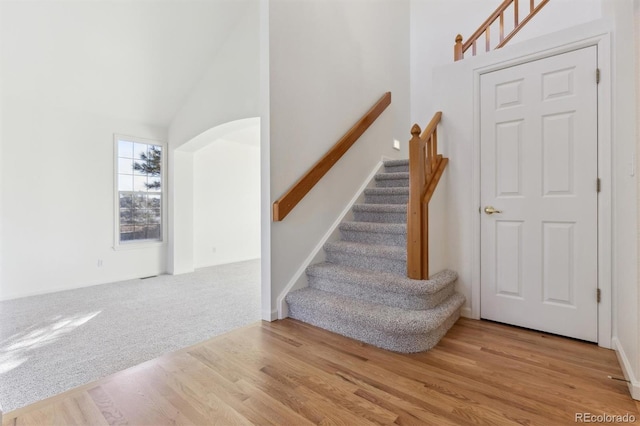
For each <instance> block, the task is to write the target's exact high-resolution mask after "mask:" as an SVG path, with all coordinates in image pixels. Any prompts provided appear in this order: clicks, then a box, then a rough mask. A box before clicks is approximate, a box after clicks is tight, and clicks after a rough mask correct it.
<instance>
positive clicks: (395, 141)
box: [393, 139, 400, 151]
mask: <svg viewBox="0 0 640 426" xmlns="http://www.w3.org/2000/svg"><path fill="white" fill-rule="evenodd" d="M393 149H397V150H398V151H400V141H399V140H398V139H394V140H393Z"/></svg>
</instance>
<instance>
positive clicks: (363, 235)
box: [340, 229, 407, 247]
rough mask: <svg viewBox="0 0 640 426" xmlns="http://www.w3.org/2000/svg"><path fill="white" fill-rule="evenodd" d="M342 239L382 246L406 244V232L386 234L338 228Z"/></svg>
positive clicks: (402, 245)
mask: <svg viewBox="0 0 640 426" xmlns="http://www.w3.org/2000/svg"><path fill="white" fill-rule="evenodd" d="M340 234H341V235H342V239H343V240H345V241H353V242H357V243H366V244H380V245H384V246H400V247H404V246H406V245H407V234H387V233H382V232H360V231H351V230H342V229H341V230H340Z"/></svg>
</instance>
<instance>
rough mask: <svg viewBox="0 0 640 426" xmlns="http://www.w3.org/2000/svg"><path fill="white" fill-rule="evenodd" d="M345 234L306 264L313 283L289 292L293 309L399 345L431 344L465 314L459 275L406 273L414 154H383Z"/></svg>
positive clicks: (331, 326) (296, 314) (369, 339)
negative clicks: (409, 156)
mask: <svg viewBox="0 0 640 426" xmlns="http://www.w3.org/2000/svg"><path fill="white" fill-rule="evenodd" d="M384 166H385V171H384V173H378V174H377V175H376V176H375V181H376V187H375V188H369V189H365V202H364V204H355V205H354V206H353V215H354V221H345V222H343V223H342V224H340V232H341V234H342V240H341V241H336V242H329V243H327V244H325V246H324V250H325V252H326V259H327V261H326V262H325V263H320V264H315V265H311V266H309V267H308V268H307V276H308V278H309V287H307V288H303V289H300V290H296V291H293V292H291V293H289V294H288V295H287V297H286V301H287V303H288V304H289V316H290V317H292V318H295V319H298V320H300V321H304V322H307V323H309V324H312V325H315V326H318V327H321V328H324V329H327V330H330V331H333V332H335V333H339V334H342V335H344V336H348V337H352V338H354V339H358V340H361V341H363V342H366V343H370V344H372V345H375V346H378V347H381V348H384V349H389V350H392V351H396V352H404V353H410V352H420V351H425V350H428V349H431V348H432V347H433V346H435V345H436V344H437V343H438V341H439V340H440V339H441V338H442V337H443V336H444V334H445V333H446V332H447V330H448V329H449V328H450V327H451V326H452V325H453V324H454V323H455V322H456V320H457V319H458V318H459V316H460V308H461V307H462V305H463V303H464V297H463V296H462V295H460V294H459V293H456V292H455V290H454V286H455V282H456V279H457V275H456V273H455V272H452V271H442V272H439V273H437V274H435V275H433V276H432V277H431V279H429V280H424V281H422V280H412V279H409V278H407V276H406V270H407V249H406V242H407V201H408V198H409V172H408V167H409V162H408V160H393V161H385V163H384Z"/></svg>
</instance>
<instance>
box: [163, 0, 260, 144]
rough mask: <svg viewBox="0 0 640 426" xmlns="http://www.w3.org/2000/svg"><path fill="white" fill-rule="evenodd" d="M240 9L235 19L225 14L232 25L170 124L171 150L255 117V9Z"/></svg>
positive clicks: (252, 2) (251, 1)
mask: <svg viewBox="0 0 640 426" xmlns="http://www.w3.org/2000/svg"><path fill="white" fill-rule="evenodd" d="M229 3H233V2H229ZM242 5H243V7H242V10H241V14H240V15H239V16H236V14H228V19H230V20H234V21H235V25H233V27H232V29H231V31H229V34H228V35H227V38H226V40H225V41H224V42H223V44H222V46H221V47H220V49H219V50H218V51H217V52H215V54H214V55H213V56H212V57H211V58H210V59H209V66H208V67H207V69H206V70H205V72H204V74H203V75H202V77H201V78H200V80H199V81H198V82H197V83H196V84H195V86H194V87H193V88H192V90H191V91H190V93H189V95H188V96H187V98H186V99H185V100H184V103H183V104H182V106H181V107H180V109H179V110H178V112H177V114H176V115H175V117H174V118H173V120H172V121H171V125H170V126H169V143H170V144H171V147H172V149H176V148H178V147H179V146H180V145H182V144H184V143H186V142H188V141H189V140H191V139H193V138H194V137H196V136H197V135H199V134H201V133H202V132H204V131H206V130H208V129H210V128H212V127H215V126H218V125H220V124H223V123H227V122H230V121H234V120H239V119H242V118H248V117H256V116H258V115H259V112H260V111H259V106H258V102H259V90H260V88H259V84H260V82H259V58H260V52H259V48H260V42H259V5H258V1H257V0H246V1H243V2H242Z"/></svg>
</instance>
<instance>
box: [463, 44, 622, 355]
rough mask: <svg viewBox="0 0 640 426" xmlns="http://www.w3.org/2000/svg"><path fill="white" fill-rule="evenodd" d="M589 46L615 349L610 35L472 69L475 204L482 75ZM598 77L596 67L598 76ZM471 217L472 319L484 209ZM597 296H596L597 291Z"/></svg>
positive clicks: (608, 322)
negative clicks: (594, 61)
mask: <svg viewBox="0 0 640 426" xmlns="http://www.w3.org/2000/svg"><path fill="white" fill-rule="evenodd" d="M589 46H597V51H598V67H599V68H600V76H601V79H600V84H599V85H598V177H599V178H600V180H601V190H600V193H599V194H598V288H599V289H600V291H601V296H602V299H601V302H600V303H599V304H598V345H599V346H602V347H605V348H611V347H612V346H611V334H612V306H613V299H612V264H613V259H612V247H613V245H612V235H613V222H612V203H611V201H612V193H613V184H612V182H613V173H612V172H613V170H612V164H611V161H612V144H611V141H612V136H611V90H612V84H611V54H610V46H611V40H610V34H609V33H602V34H598V35H591V36H589V37H587V38H583V39H579V40H574V41H571V42H569V43H565V44H562V45H561V46H559V47H554V48H550V49H544V50H541V51H538V52H535V53H532V54H527V55H525V56H519V57H517V58H515V59H512V60H507V61H501V62H500V63H497V64H492V65H488V66H483V67H480V68H477V69H474V70H473V142H472V148H473V152H472V158H473V172H472V173H473V174H472V175H473V182H474V183H473V187H472V197H473V204H472V205H473V206H477V207H478V208H479V207H480V166H481V164H480V76H481V75H482V74H486V73H490V72H493V71H497V70H500V69H503V68H508V67H511V66H514V65H519V64H523V63H526V62H531V61H535V60H538V59H543V58H547V57H549V56H554V55H558V54H561V53H566V52H570V51H573V50H577V49H581V48H584V47H589ZM593 78H594V79H595V78H596V76H595V70H594V76H593ZM472 210H473V211H472V212H471V213H470V214H471V215H472V218H471V224H472V231H473V232H472V234H473V239H474V241H473V247H472V276H471V317H472V318H475V319H480V303H481V301H480V281H481V279H480V268H481V264H480V244H481V241H480V217H481V216H480V213H479V210H478V209H476V208H474V209H472ZM594 297H595V295H594Z"/></svg>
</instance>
